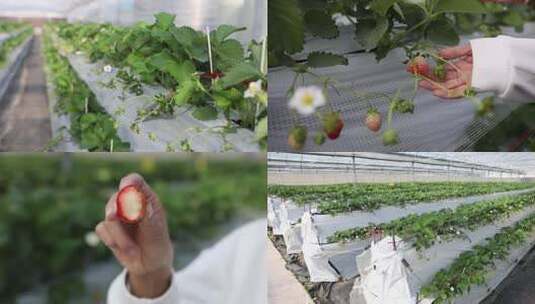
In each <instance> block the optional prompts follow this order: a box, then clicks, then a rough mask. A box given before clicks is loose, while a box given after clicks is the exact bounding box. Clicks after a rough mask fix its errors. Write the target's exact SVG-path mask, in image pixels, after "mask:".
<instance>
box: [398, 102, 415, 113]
mask: <svg viewBox="0 0 535 304" xmlns="http://www.w3.org/2000/svg"><path fill="white" fill-rule="evenodd" d="M414 107H415V106H414V102H412V101H411V100H406V99H399V100H396V101H395V102H394V107H393V110H394V112H398V113H404V114H406V113H411V114H412V113H414Z"/></svg>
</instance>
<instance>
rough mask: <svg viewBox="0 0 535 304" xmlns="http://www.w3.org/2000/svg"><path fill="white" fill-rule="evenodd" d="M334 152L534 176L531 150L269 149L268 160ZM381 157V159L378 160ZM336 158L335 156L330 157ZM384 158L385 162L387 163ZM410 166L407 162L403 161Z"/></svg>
mask: <svg viewBox="0 0 535 304" xmlns="http://www.w3.org/2000/svg"><path fill="white" fill-rule="evenodd" d="M338 155H343V156H351V155H355V156H358V157H359V163H360V164H376V165H377V164H382V163H385V162H384V160H391V161H397V160H400V161H402V160H405V161H406V160H410V159H412V158H414V157H421V158H422V160H424V158H425V161H424V163H429V164H433V163H436V164H440V163H442V164H444V160H447V161H458V162H464V163H469V164H477V165H482V166H488V167H492V168H502V169H507V170H514V171H520V172H522V173H525V174H526V175H527V176H529V177H535V154H534V153H471V152H427V153H426V152H421V153H420V152H412V153H371V152H338V153H277V152H270V153H269V157H268V159H270V160H277V159H279V160H285V159H286V160H295V161H300V160H302V159H303V157H305V158H306V159H307V160H311V161H314V160H316V161H317V160H318V159H320V158H321V157H322V156H332V157H334V158H336V156H338ZM380 159H381V160H380ZM331 161H332V162H336V160H335V159H332V160H331ZM339 161H340V162H342V163H343V162H347V159H342V158H340V160H339ZM391 161H389V162H388V161H387V163H391ZM407 166H410V164H407Z"/></svg>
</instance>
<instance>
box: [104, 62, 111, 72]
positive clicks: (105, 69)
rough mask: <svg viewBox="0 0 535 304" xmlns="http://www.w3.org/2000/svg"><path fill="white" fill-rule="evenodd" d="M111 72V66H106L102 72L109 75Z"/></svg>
mask: <svg viewBox="0 0 535 304" xmlns="http://www.w3.org/2000/svg"><path fill="white" fill-rule="evenodd" d="M111 70H112V68H111V65H109V64H108V65H106V66H104V72H106V73H111Z"/></svg>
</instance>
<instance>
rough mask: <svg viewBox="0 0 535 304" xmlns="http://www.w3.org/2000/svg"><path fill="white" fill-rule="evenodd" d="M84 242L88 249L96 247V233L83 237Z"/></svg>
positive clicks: (97, 240) (98, 241)
mask: <svg viewBox="0 0 535 304" xmlns="http://www.w3.org/2000/svg"><path fill="white" fill-rule="evenodd" d="M85 242H86V244H87V245H88V246H90V247H96V246H97V245H98V244H99V243H100V239H99V238H98V235H97V234H96V233H94V232H88V233H86V235H85Z"/></svg>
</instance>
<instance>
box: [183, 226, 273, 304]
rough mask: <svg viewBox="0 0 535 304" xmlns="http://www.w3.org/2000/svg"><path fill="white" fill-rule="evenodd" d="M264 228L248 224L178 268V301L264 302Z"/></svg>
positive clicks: (210, 303) (193, 303) (214, 303)
mask: <svg viewBox="0 0 535 304" xmlns="http://www.w3.org/2000/svg"><path fill="white" fill-rule="evenodd" d="M266 229H267V222H266V220H265V219H262V220H258V221H255V222H252V223H249V224H247V225H245V226H243V227H241V228H239V229H237V230H235V231H234V232H232V233H231V234H230V235H228V236H226V237H225V238H224V239H223V240H221V241H220V242H218V243H217V244H216V245H214V246H213V247H212V248H210V249H207V250H205V251H204V252H202V253H201V255H200V256H199V257H198V258H197V259H196V260H195V261H193V262H192V263H191V264H190V265H189V266H188V267H186V268H185V269H184V270H182V271H180V272H179V273H178V274H177V282H178V288H179V293H180V297H181V298H180V299H181V300H182V302H180V304H267V270H266V262H265V261H266V251H267V247H266V245H267V238H266V235H267V232H266Z"/></svg>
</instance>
